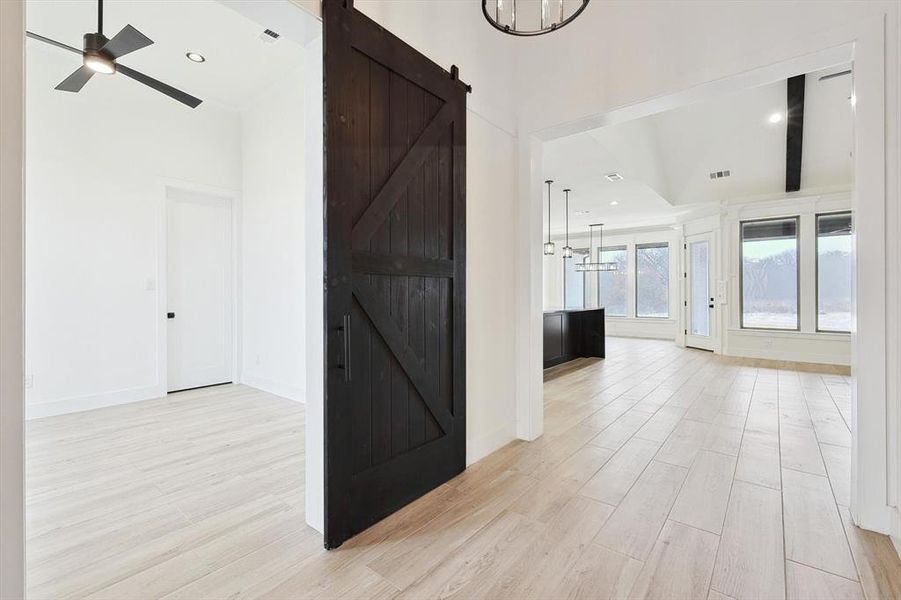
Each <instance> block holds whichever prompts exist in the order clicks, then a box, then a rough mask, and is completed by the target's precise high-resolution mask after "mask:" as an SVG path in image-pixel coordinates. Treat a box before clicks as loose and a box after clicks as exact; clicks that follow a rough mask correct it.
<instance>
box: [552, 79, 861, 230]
mask: <svg viewBox="0 0 901 600" xmlns="http://www.w3.org/2000/svg"><path fill="white" fill-rule="evenodd" d="M847 68H848V67H836V68H833V69H829V70H826V71H822V72H818V73H811V74H808V76H807V78H806V89H805V109H804V141H803V156H802V171H801V185H802V192H803V191H805V190H807V191H812V190H826V189H847V188H849V187H850V185H851V177H852V159H851V150H852V145H853V136H852V107H851V103H850V101H849V96H850V91H851V77H850V76H843V77H836V78H832V79H827V80H823V81H820V80H819V77H820V76H821V75H824V74H828V73H834V72H837V71H841V70H844V69H847ZM785 88H786V83H785V82H784V81H780V82H777V83H773V84H770V85H767V86H762V87H759V88H754V89H750V90H746V91H743V92H740V93H736V94H732V95H729V96H726V97H723V98H718V99H716V100H711V101H708V102H703V103H697V104H693V105H689V106H685V107H682V108H679V109H676V110H672V111H667V112H664V113H660V114H657V115H652V116H649V117H645V118H643V119H638V120H635V121H631V122H627V123H622V124H617V125H612V126H608V127H603V128H599V129H595V130H592V131H587V132H583V133H579V134H576V135H572V136H568V137H565V138H560V139H557V140H553V141H550V142H547V143H545V145H544V175H545V177H544V178H545V179H553V180H555V184H554V186H553V190H554V192H553V194H554V195H553V200H554V204H553V207H552V230H554V231H555V232H558V233H559V232H562V231H563V224H564V221H563V216H564V212H563V202H562V198H563V194H562V190H563V188H566V187H570V188H572V190H573V191H572V193H571V194H570V231H571V232H573V231H575V232H579V231H582V230H584V229H586V228H587V225H588V224H589V223H597V222H603V223H605V224H606V225H608V226H612V227H618V228H622V227H640V226H649V225H659V224H665V223H671V222H673V221H674V219H676V218H678V217H679V216H680V215H684V214H687V213H690V212H693V211H697V210H698V209H703V208H704V207H705V206H709V207H712V206H714V205H716V204H718V203H720V202H725V201H736V200H755V199H764V198H772V197H775V196H779V195H780V194H784V190H785V120H784V118H783V120H782V121H781V122H779V123H776V124H773V123H770V122H769V117H770V115H772V114H774V113H781V114H783V115H784V114H785V109H786V105H785V103H786V99H785V96H786V89H785ZM725 169H728V170H730V172H731V176H730V177H728V178H723V179H717V180H711V179H710V177H709V173H710V172H711V171H721V170H725ZM612 172H618V173H620V174H622V176H623V177H624V179H623V180H622V181H619V182H610V181H608V180H607V179H606V178H605V177H604V175H606V174H608V173H612ZM546 194H547V192H545V197H546ZM613 201H616V202H617V203H618V204H617V205H616V206H611V204H610V203H611V202H613ZM546 210H547V208H546V205H545V211H546ZM585 210H588V211H590V212H589V213H588V214H577V211H585ZM546 218H547V217H546V212H545V219H546ZM545 227H547V223H546V222H545Z"/></svg>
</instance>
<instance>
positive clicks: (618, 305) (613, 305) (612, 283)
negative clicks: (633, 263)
mask: <svg viewBox="0 0 901 600" xmlns="http://www.w3.org/2000/svg"><path fill="white" fill-rule="evenodd" d="M598 255H599V256H600V260H601V262H612V263H616V270H615V271H598V286H599V288H600V289H599V290H598V298H599V301H600V304H601V306H603V307H604V313H605V314H606V315H607V316H610V317H625V316H626V306H627V304H626V302H627V300H626V296H627V294H628V285H627V281H626V280H627V279H628V277H629V272H628V267H627V266H626V262H627V260H628V254H627V253H626V247H625V246H616V247H612V248H603V249H601V248H598Z"/></svg>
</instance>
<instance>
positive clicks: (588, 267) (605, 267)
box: [576, 223, 616, 273]
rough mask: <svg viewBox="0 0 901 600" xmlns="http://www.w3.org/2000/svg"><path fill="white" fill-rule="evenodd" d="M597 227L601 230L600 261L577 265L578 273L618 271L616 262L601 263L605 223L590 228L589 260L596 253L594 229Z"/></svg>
mask: <svg viewBox="0 0 901 600" xmlns="http://www.w3.org/2000/svg"><path fill="white" fill-rule="evenodd" d="M595 227H597V228H598V229H599V230H600V237H599V240H598V241H599V243H600V245H599V246H598V248H599V250H598V260H597V261H592V260H589V261H588V262H584V263H576V271H579V272H582V273H584V272H587V271H616V263H615V262H601V260H600V258H601V256H600V254H601V252H603V251H604V224H603V223H595V224H593V225H589V226H588V255H589V258H590V257H591V256H592V255H593V253H594V228H595Z"/></svg>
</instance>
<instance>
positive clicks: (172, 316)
mask: <svg viewBox="0 0 901 600" xmlns="http://www.w3.org/2000/svg"><path fill="white" fill-rule="evenodd" d="M166 318H167V319H174V318H175V313H173V312H169V313H166Z"/></svg>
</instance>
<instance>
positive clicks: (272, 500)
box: [27, 338, 901, 600]
mask: <svg viewBox="0 0 901 600" xmlns="http://www.w3.org/2000/svg"><path fill="white" fill-rule="evenodd" d="M608 355H609V356H610V358H608V359H606V360H604V361H597V360H587V359H586V360H581V361H577V362H574V363H570V364H569V365H565V366H563V367H560V368H557V369H555V370H553V371H549V372H547V373H546V383H545V405H546V409H545V435H544V436H543V437H541V438H540V439H538V440H537V441H535V442H532V443H525V442H514V443H511V444H509V445H508V446H506V447H504V448H502V449H501V450H499V451H498V452H496V453H494V454H492V455H491V456H489V457H487V458H485V459H484V460H482V461H480V462H479V463H476V464H475V465H473V466H472V467H470V468H469V469H468V470H467V471H466V472H465V473H463V474H461V475H460V476H459V477H457V478H455V479H454V480H452V481H450V482H448V483H447V484H445V485H443V486H441V487H440V488H438V489H436V490H434V491H433V492H432V493H430V494H428V495H427V496H425V497H423V498H421V499H420V500H418V501H416V502H414V503H413V504H411V505H409V506H407V507H406V508H404V509H403V510H401V511H399V512H398V513H396V514H394V515H392V516H391V517H389V518H387V519H385V520H384V521H382V522H381V523H379V524H377V525H375V526H374V527H372V528H371V529H369V530H368V531H366V532H364V533H363V534H361V535H359V536H357V537H356V538H354V539H352V540H350V541H349V542H347V543H346V544H345V545H344V546H342V547H341V548H340V549H338V550H335V551H332V552H326V551H325V550H323V549H322V541H321V537H320V536H319V535H318V534H317V533H316V532H315V531H313V530H312V529H310V528H308V527H306V526H305V525H304V518H303V461H304V448H303V443H304V441H303V419H304V417H303V407H302V405H298V404H294V403H292V402H290V401H287V400H283V399H281V398H278V397H275V396H272V395H269V394H265V393H263V392H259V391H257V390H253V389H250V388H247V387H242V386H227V387H219V388H209V389H206V390H197V391H192V392H186V393H182V394H176V395H172V396H169V397H167V398H162V399H159V400H151V401H147V402H141V403H137V404H132V405H127V406H122V407H116V408H107V409H101V410H96V411H91V412H87V413H80V414H76V415H67V416H62V417H52V418H47V419H41V420H37V421H31V422H29V423H28V429H27V484H28V485H27V515H28V532H27V536H28V540H27V553H28V592H29V597H30V598H54V599H55V598H69V597H90V598H111V599H117V600H120V599H121V600H124V599H130V598H186V599H199V598H244V597H250V598H285V599H288V598H292V599H293V598H414V599H418V598H448V597H454V598H465V599H469V598H489V599H495V598H515V599H520V598H537V599H556V598H593V599H600V598H764V599H775V598H783V597H788V598H863V597H866V598H868V599H869V600H875V599H876V598H901V561H899V560H898V557H897V554H895V552H894V550H893V548H892V546H891V542H890V541H889V540H888V538H886V537H885V536H882V535H877V534H874V533H869V532H864V531H862V530H859V529H858V528H856V527H854V526H853V525H852V524H851V522H850V517H849V515H848V510H847V508H846V507H847V505H848V497H849V493H850V492H849V478H850V476H849V472H850V467H849V461H850V433H849V428H848V423H849V422H850V398H849V392H848V379H847V377H846V376H844V375H842V374H841V373H838V372H833V373H816V372H808V371H804V370H801V369H802V367H801V366H799V365H778V368H773V367H772V365H766V366H765V365H763V364H760V363H759V362H752V361H744V362H742V361H737V360H730V359H724V358H722V357H717V356H714V355H712V354H709V353H705V352H701V351H693V350H682V349H679V348H676V347H675V346H674V345H673V344H672V343H669V342H660V341H652V340H627V339H617V338H609V339H608Z"/></svg>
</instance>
